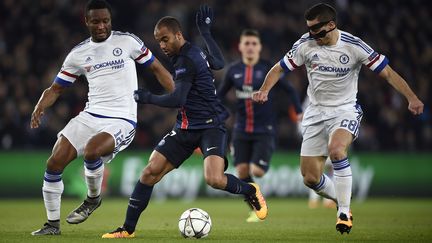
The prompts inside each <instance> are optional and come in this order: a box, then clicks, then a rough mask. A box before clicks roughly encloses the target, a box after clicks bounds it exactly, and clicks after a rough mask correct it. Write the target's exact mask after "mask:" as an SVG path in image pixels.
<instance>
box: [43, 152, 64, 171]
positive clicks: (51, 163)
mask: <svg viewBox="0 0 432 243" xmlns="http://www.w3.org/2000/svg"><path fill="white" fill-rule="evenodd" d="M65 167H66V166H65V163H64V161H63V159H62V157H61V156H59V155H51V156H50V157H49V158H48V160H47V169H48V170H49V171H55V172H61V171H63V170H64V168H65Z"/></svg>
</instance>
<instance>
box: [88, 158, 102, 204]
mask: <svg viewBox="0 0 432 243" xmlns="http://www.w3.org/2000/svg"><path fill="white" fill-rule="evenodd" d="M103 173H104V164H103V162H102V160H101V159H99V160H98V161H96V162H94V163H88V162H86V161H84V175H85V181H86V184H87V189H88V191H87V196H89V197H98V196H99V195H100V194H101V188H102V180H103Z"/></svg>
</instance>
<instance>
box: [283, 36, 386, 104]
mask: <svg viewBox="0 0 432 243" xmlns="http://www.w3.org/2000/svg"><path fill="white" fill-rule="evenodd" d="M335 31H338V34H339V38H338V40H337V42H336V44H335V45H333V46H325V45H323V46H320V45H318V44H317V43H316V41H315V40H314V39H312V38H310V37H309V33H306V34H304V35H303V36H302V37H301V38H300V39H299V40H298V41H297V42H295V43H294V45H293V47H292V49H291V50H290V51H288V53H287V54H286V55H285V56H284V58H283V59H281V60H280V65H281V66H282V68H283V69H284V70H285V72H290V71H293V70H294V69H296V68H297V67H300V66H302V65H305V67H306V71H307V77H308V80H309V86H308V89H307V94H308V96H309V99H310V102H311V104H313V105H321V106H340V105H344V104H350V103H351V104H352V103H356V102H357V90H358V87H357V85H358V83H357V82H358V76H359V72H360V69H361V67H362V64H364V65H366V66H367V67H368V68H369V69H371V70H372V71H374V72H376V73H379V72H381V71H382V70H383V69H384V67H385V66H386V65H387V64H388V59H387V58H386V57H385V56H384V55H381V54H379V53H377V52H375V51H374V50H373V49H372V48H371V47H370V46H369V45H367V44H366V43H365V42H363V41H362V40H361V39H359V38H358V37H355V36H353V35H351V34H349V33H348V32H345V31H341V30H335Z"/></svg>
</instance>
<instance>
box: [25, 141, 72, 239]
mask: <svg viewBox="0 0 432 243" xmlns="http://www.w3.org/2000/svg"><path fill="white" fill-rule="evenodd" d="M76 156H77V151H76V150H75V148H74V147H73V146H72V144H71V143H70V142H69V140H68V139H67V138H66V137H64V136H62V135H60V136H59V138H58V139H57V142H56V143H55V145H54V148H53V151H52V153H51V156H50V157H49V159H48V161H47V167H46V171H45V175H44V182H43V186H42V194H43V198H44V204H45V209H46V212H47V218H48V222H47V223H45V225H44V227H42V228H41V229H39V230H36V231H34V232H32V235H58V234H60V203H61V195H62V193H63V188H64V186H63V181H62V173H63V170H64V168H65V167H66V166H67V165H68V164H69V163H70V162H71V161H72V160H74V159H75V158H76Z"/></svg>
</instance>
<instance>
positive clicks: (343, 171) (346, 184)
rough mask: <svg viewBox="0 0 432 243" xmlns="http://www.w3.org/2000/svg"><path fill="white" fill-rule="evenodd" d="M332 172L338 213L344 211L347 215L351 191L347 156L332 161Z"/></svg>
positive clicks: (350, 173)
mask: <svg viewBox="0 0 432 243" xmlns="http://www.w3.org/2000/svg"><path fill="white" fill-rule="evenodd" d="M332 164H333V169H334V174H333V180H334V185H335V189H336V198H337V204H338V214H337V216H339V215H340V214H341V213H344V214H345V215H346V216H347V217H349V210H350V204H351V193H352V172H351V166H350V164H349V162H348V158H345V159H342V160H338V161H332Z"/></svg>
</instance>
